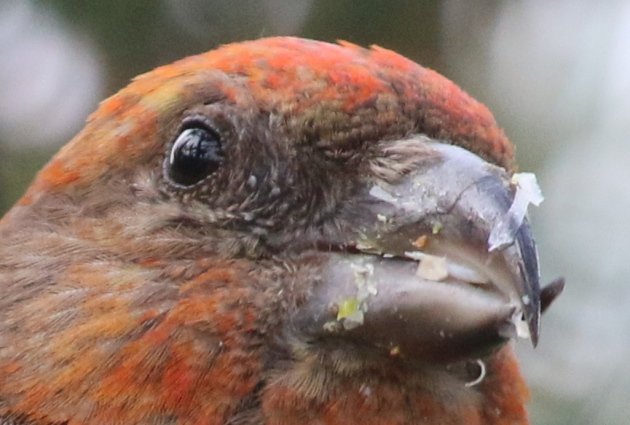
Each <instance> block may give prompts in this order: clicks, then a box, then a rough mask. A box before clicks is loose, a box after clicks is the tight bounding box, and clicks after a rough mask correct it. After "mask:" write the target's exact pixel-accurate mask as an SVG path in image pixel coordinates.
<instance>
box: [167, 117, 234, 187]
mask: <svg viewBox="0 0 630 425" xmlns="http://www.w3.org/2000/svg"><path fill="white" fill-rule="evenodd" d="M222 162H223V151H222V150H221V140H220V138H219V135H218V134H217V133H216V132H214V131H213V130H210V129H208V128H206V127H201V126H199V127H188V128H185V129H184V130H182V132H181V133H179V136H177V139H176V140H175V143H173V147H172V148H171V153H170V155H169V157H168V164H167V174H168V177H169V178H170V180H171V181H172V182H173V183H177V184H179V185H182V186H192V185H194V184H195V183H198V182H200V181H201V180H203V179H204V178H206V177H207V176H209V175H210V174H212V173H213V172H214V171H216V169H217V168H219V166H220V165H221V163H222Z"/></svg>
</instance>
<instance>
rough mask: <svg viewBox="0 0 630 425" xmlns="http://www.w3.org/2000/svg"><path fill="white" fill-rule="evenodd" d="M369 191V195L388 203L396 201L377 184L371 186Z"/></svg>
mask: <svg viewBox="0 0 630 425" xmlns="http://www.w3.org/2000/svg"><path fill="white" fill-rule="evenodd" d="M369 193H370V195H372V196H373V197H375V198H377V199H380V200H381V201H385V202H389V203H390V204H396V203H397V201H396V198H394V197H393V196H392V194H391V193H389V192H388V191H386V190H385V189H383V188H382V187H380V186H378V185H374V186H372V188H371V189H370V192H369Z"/></svg>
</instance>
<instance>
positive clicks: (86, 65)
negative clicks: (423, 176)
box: [0, 0, 630, 425]
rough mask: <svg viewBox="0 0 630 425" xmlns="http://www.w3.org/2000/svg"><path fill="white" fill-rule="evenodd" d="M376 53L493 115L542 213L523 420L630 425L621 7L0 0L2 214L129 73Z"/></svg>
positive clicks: (627, 155) (533, 2) (629, 11)
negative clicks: (185, 62)
mask: <svg viewBox="0 0 630 425" xmlns="http://www.w3.org/2000/svg"><path fill="white" fill-rule="evenodd" d="M278 34H292V35H299V36H304V37H310V38H316V39H321V40H328V41H334V40H337V39H345V40H349V41H352V42H355V43H358V44H361V45H370V44H379V45H381V46H383V47H387V48H390V49H393V50H396V51H398V52H400V53H402V54H404V55H406V56H408V57H410V58H412V59H414V60H416V61H417V62H419V63H421V64H423V65H425V66H428V67H431V68H433V69H436V70H437V71H439V72H440V73H442V74H444V75H446V76H447V77H449V78H450V79H452V80H454V81H456V82H457V83H458V84H459V85H461V86H462V87H463V88H464V89H465V90H467V91H468V92H469V93H471V94H472V95H473V96H474V97H476V98H477V99H479V100H481V101H482V102H484V103H486V104H487V105H488V106H489V107H490V109H491V110H493V111H494V113H495V116H496V117H497V119H498V121H499V123H500V124H501V125H502V126H503V127H504V128H505V130H506V133H507V134H508V135H509V137H510V138H511V139H512V141H513V142H514V143H515V144H516V146H517V157H518V160H519V163H520V166H521V170H524V171H533V172H535V173H536V174H537V175H538V179H539V182H540V184H541V186H542V188H543V192H544V193H545V195H546V201H545V202H544V203H543V204H542V206H541V207H540V208H538V209H537V210H536V211H533V212H532V215H533V220H534V222H535V223H534V227H535V230H536V233H537V236H538V242H539V247H540V256H541V262H542V272H543V280H545V281H548V280H551V279H552V278H555V277H556V276H559V275H563V276H565V277H566V278H567V282H568V288H567V290H566V292H565V294H564V295H563V296H562V297H561V298H560V300H559V301H558V303H557V305H555V306H554V308H552V309H551V311H550V312H549V313H548V314H547V315H546V317H545V318H544V320H543V330H542V338H541V342H540V345H539V347H538V349H536V350H532V349H531V348H530V347H529V346H528V345H527V344H520V345H519V347H518V349H519V351H520V352H521V356H522V358H523V359H524V369H525V373H526V375H527V376H528V379H529V381H530V383H531V386H532V392H533V399H532V403H531V407H530V411H531V414H532V417H533V423H535V424H551V425H555V424H558V425H560V424H563V425H565V424H566V425H568V424H571V425H580V424H606V425H616V424H620V425H621V424H628V423H629V421H630V419H629V418H630V367H628V366H627V359H628V358H630V282H628V280H629V278H630V256H629V254H630V247H629V245H628V242H627V240H626V238H627V237H630V221H629V217H630V166H628V164H629V163H630V143H629V142H630V140H629V138H630V2H629V1H614V0H610V1H604V2H595V1H591V0H555V1H547V0H528V1H498V0H477V1H455V0H446V1H429V0H425V1H414V0H408V1H403V0H400V1H392V0H380V1H379V0H373V1H372V0H364V1H360V2H352V1H343V0H292V1H284V0H205V1H204V0H147V1H129V0H110V1H95V0H90V1H85V0H50V1H29V0H15V1H12V0H3V1H2V2H0V215H1V214H2V213H4V212H5V211H6V210H7V209H8V207H9V206H10V205H11V204H12V203H13V202H14V201H15V200H16V199H17V197H18V196H19V195H20V194H21V193H22V191H23V190H24V188H25V186H26V185H27V184H28V182H29V181H30V180H31V179H32V177H33V175H34V173H35V172H36V170H37V169H39V168H40V167H41V166H42V164H43V163H44V162H45V161H46V160H47V159H48V158H49V157H50V156H51V155H52V154H53V153H54V152H55V151H56V150H57V149H58V148H59V147H60V146H61V145H62V144H63V143H65V142H66V141H67V140H68V139H69V138H71V137H72V136H73V135H74V134H75V133H76V132H77V131H78V130H79V129H80V128H81V127H82V125H83V122H84V120H85V118H86V116H87V114H88V113H90V112H91V111H93V110H94V109H95V108H96V106H97V104H98V102H99V101H100V100H102V99H104V98H105V97H107V96H109V95H111V94H113V93H114V92H116V91H117V90H118V89H120V88H121V87H123V86H124V85H126V83H127V82H128V81H129V79H130V78H131V77H133V76H134V75H136V74H139V73H141V72H145V71H148V70H150V69H151V68H153V67H155V66H157V65H160V64H165V63H168V62H171V61H172V60H174V59H177V58H180V57H183V56H186V55H189V54H194V53H200V52H203V51H206V50H210V49H212V48H214V47H215V46H217V45H219V44H222V43H227V42H231V41H236V40H244V39H251V38H258V37H261V36H270V35H278Z"/></svg>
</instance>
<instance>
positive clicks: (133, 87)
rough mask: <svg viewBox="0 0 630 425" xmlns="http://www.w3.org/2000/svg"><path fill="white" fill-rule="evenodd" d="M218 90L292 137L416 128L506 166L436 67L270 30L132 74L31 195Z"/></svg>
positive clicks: (91, 176) (158, 132) (111, 156)
mask: <svg viewBox="0 0 630 425" xmlns="http://www.w3.org/2000/svg"><path fill="white" fill-rule="evenodd" d="M218 75H221V76H222V78H218V77H217V76H218ZM230 81H233V82H236V81H238V84H230ZM217 91H219V92H220V94H221V96H222V97H223V98H224V99H226V100H228V101H230V102H232V103H233V104H235V105H236V106H238V105H239V104H240V103H241V102H242V101H243V100H242V97H239V96H241V95H242V94H243V93H242V92H243V91H246V92H247V99H248V102H254V103H255V105H256V107H257V108H259V110H261V111H266V112H268V113H273V114H276V115H278V116H280V117H281V118H282V120H281V121H282V122H283V123H284V125H285V126H286V128H285V129H284V130H285V131H286V132H287V134H288V135H289V136H294V137H295V138H296V141H297V142H304V143H320V144H321V143H324V144H325V143H330V144H338V145H339V146H340V147H342V145H343V144H344V143H346V142H352V141H357V140H360V141H370V140H378V139H380V138H395V137H400V136H404V135H406V134H411V133H424V134H426V135H427V136H429V137H432V138H436V139H441V140H445V141H447V142H450V143H455V144H458V145H461V146H464V147H466V148H469V149H470V150H472V151H474V152H476V153H478V154H480V155H482V156H484V157H486V158H487V159H489V160H491V161H493V162H495V163H498V164H500V165H503V166H506V167H510V166H511V164H512V161H513V158H512V155H513V151H512V146H511V144H510V142H509V141H508V140H507V138H506V137H505V135H504V134H503V132H502V131H501V129H500V128H499V127H498V126H497V124H496V122H495V120H494V118H493V116H492V114H491V113H490V112H489V111H488V109H487V108H486V107H485V106H483V105H482V104H481V103H479V102H477V101H475V100H474V99H472V98H471V97H470V96H468V95H467V94H466V93H465V92H463V91H462V90H461V89H459V88H458V87H457V86H456V85H455V84H453V83H452V82H451V81H449V80H447V79H446V78H444V77H442V76H441V75H439V74H437V73H436V72H434V71H431V70H429V69H426V68H423V67H421V66H419V65H417V64H416V63H414V62H412V61H410V60H408V59H406V58H404V57H402V56H400V55H398V54H396V53H394V52H392V51H389V50H386V49H382V48H379V47H372V48H371V49H363V48H360V47H357V46H354V45H351V44H349V43H340V44H338V45H336V44H329V43H322V42H317V41H311V40H303V39H297V38H287V37H278V38H269V39H262V40H257V41H251V42H244V43H237V44H231V45H226V46H223V47H221V48H219V49H216V50H213V51H210V52H208V53H205V54H201V55H197V56H191V57H188V58H185V59H183V60H180V61H178V62H175V63H173V64H171V65H166V66H162V67H159V68H157V69H155V70H154V71H151V72H149V73H147V74H144V75H142V76H140V77H138V78H136V79H135V80H134V82H132V83H131V84H130V85H129V86H128V87H127V88H125V89H123V90H121V91H120V92H119V93H117V94H116V95H114V96H112V97H111V98H109V99H108V100H106V101H104V102H103V103H102V104H101V106H100V107H99V109H98V110H97V111H96V112H95V113H94V114H93V115H92V116H91V117H90V119H89V120H88V124H87V126H86V127H85V128H84V129H83V130H82V131H81V133H79V134H78V135H77V136H76V137H75V139H73V141H71V142H70V143H69V144H68V145H66V147H64V148H63V149H62V151H61V152H60V153H59V154H58V155H57V156H56V157H55V158H53V160H52V161H51V162H50V163H49V164H48V166H47V167H46V168H45V169H44V170H42V172H41V173H40V176H39V177H38V179H37V180H36V181H35V183H34V185H33V187H32V188H31V191H30V192H29V193H30V195H31V196H32V195H34V194H35V193H36V192H38V191H42V190H44V191H45V190H49V189H52V188H59V187H65V186H67V185H72V184H74V183H75V182H81V183H82V184H85V183H86V182H88V183H89V182H90V181H93V180H95V179H97V178H98V177H99V176H101V175H103V173H105V172H107V171H108V170H109V169H111V168H112V167H116V166H133V164H138V163H141V162H142V161H146V159H147V158H148V157H149V156H150V155H155V154H156V150H160V153H161V149H162V146H163V144H164V141H163V140H161V138H163V137H164V136H163V134H162V132H163V129H164V128H165V127H167V126H168V125H174V123H172V122H171V121H173V120H176V119H177V117H178V116H180V115H181V112H182V111H183V110H185V108H186V106H189V105H190V103H191V102H193V103H194V102H203V101H205V100H207V99H204V96H207V97H209V98H212V97H213V96H216V95H217ZM169 120H170V121H169ZM175 124H176V123H175ZM29 199H30V196H29V195H28V194H27V196H26V197H25V198H24V199H23V200H22V202H23V203H29Z"/></svg>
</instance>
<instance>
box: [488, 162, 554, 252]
mask: <svg viewBox="0 0 630 425" xmlns="http://www.w3.org/2000/svg"><path fill="white" fill-rule="evenodd" d="M512 184H514V185H516V194H515V195H514V200H513V201H512V205H511V206H510V209H509V210H508V212H507V213H506V214H505V215H504V216H503V217H501V218H500V219H499V220H498V221H497V223H496V224H495V225H494V228H493V229H492V232H490V237H489V238H488V246H489V248H488V251H490V252H492V251H496V250H497V249H502V248H505V247H506V246H508V245H511V244H512V243H513V242H514V237H515V236H516V232H517V231H518V229H519V228H520V227H521V224H523V219H524V218H525V215H526V214H527V207H528V206H529V204H533V205H535V206H538V205H540V203H541V202H542V201H543V200H544V197H543V195H542V192H541V190H540V186H538V182H537V181H536V175H535V174H534V173H516V174H514V175H513V176H512Z"/></svg>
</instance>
